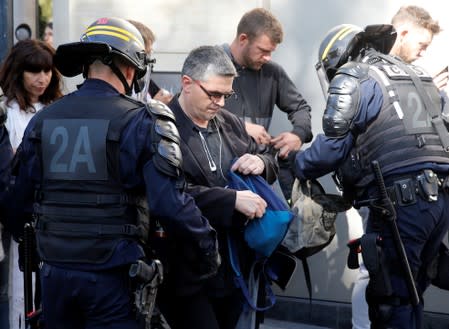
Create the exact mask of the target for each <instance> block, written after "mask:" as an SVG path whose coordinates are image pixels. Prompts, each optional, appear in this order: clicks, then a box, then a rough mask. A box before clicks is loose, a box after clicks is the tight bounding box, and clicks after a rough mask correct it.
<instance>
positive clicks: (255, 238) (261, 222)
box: [228, 171, 293, 257]
mask: <svg viewBox="0 0 449 329" xmlns="http://www.w3.org/2000/svg"><path fill="white" fill-rule="evenodd" d="M228 180H229V184H228V186H229V188H232V189H235V190H238V191H243V190H250V191H252V192H254V193H256V194H258V195H259V196H260V197H262V198H263V199H264V200H265V201H266V203H267V208H266V211H265V214H264V215H263V216H262V217H261V218H256V219H253V220H251V221H249V223H248V225H247V226H246V228H245V232H244V237H245V241H246V243H247V244H248V246H249V247H250V248H252V249H253V250H255V251H256V252H257V253H258V254H259V255H261V256H265V257H269V256H270V255H271V254H272V253H273V251H274V250H275V249H276V247H277V246H278V245H279V244H280V243H281V241H282V240H283V239H284V237H285V234H286V233H287V229H288V226H289V224H290V222H291V220H292V219H293V213H292V212H291V210H290V207H289V206H288V205H287V204H286V203H285V202H284V201H283V200H282V199H281V198H280V197H279V196H278V195H277V194H276V193H275V192H274V190H273V188H272V187H271V186H270V185H269V184H268V183H267V181H266V180H265V179H263V178H262V177H260V176H255V175H240V174H238V173H236V172H233V171H229V175H228Z"/></svg>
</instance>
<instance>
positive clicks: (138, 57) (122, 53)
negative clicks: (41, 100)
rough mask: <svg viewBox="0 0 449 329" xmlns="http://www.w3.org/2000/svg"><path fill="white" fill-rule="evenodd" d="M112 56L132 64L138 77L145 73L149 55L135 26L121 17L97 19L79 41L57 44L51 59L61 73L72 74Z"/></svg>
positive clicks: (107, 62) (107, 61)
mask: <svg viewBox="0 0 449 329" xmlns="http://www.w3.org/2000/svg"><path fill="white" fill-rule="evenodd" d="M113 56H119V57H121V58H123V59H125V60H126V61H127V62H128V63H130V64H131V65H132V66H134V67H135V68H136V75H137V78H140V77H142V76H144V75H145V72H146V69H147V64H148V61H149V58H148V57H147V55H146V53H145V46H144V41H143V38H142V35H141V34H140V33H139V31H138V30H137V29H136V27H134V25H132V24H131V23H129V22H128V21H126V20H124V19H121V18H100V19H97V20H96V21H95V22H94V23H92V24H91V25H90V26H89V27H88V28H87V30H86V31H85V32H84V33H83V34H82V35H81V40H80V41H79V42H73V43H68V44H63V45H60V46H59V47H58V48H57V50H56V54H55V59H54V62H55V65H56V68H57V69H58V70H59V71H60V72H61V74H62V75H64V76H67V77H73V76H76V75H78V74H80V73H83V70H85V69H86V68H85V66H86V65H89V64H90V63H92V62H93V61H94V60H96V59H100V60H102V61H103V63H104V64H106V65H111V63H112V61H111V59H112V57H113Z"/></svg>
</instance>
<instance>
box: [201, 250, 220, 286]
mask: <svg viewBox="0 0 449 329" xmlns="http://www.w3.org/2000/svg"><path fill="white" fill-rule="evenodd" d="M220 265H221V256H220V253H219V252H218V243H215V244H214V246H213V247H212V248H208V249H206V250H201V252H200V255H199V278H200V280H206V279H209V278H211V277H213V276H215V275H216V274H217V272H218V268H219V267H220Z"/></svg>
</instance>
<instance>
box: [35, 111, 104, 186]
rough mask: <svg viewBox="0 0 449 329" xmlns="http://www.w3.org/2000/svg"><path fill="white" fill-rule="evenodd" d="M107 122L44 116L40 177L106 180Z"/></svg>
mask: <svg viewBox="0 0 449 329" xmlns="http://www.w3.org/2000/svg"><path fill="white" fill-rule="evenodd" d="M108 125H109V121H108V120H102V119H53V120H44V122H43V126H42V160H43V175H44V179H58V180H106V179H107V177H108V172H107V155H106V137H107V132H108Z"/></svg>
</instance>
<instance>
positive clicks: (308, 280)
mask: <svg viewBox="0 0 449 329" xmlns="http://www.w3.org/2000/svg"><path fill="white" fill-rule="evenodd" d="M301 263H302V268H303V270H304V278H305V280H306V286H307V292H308V293H309V304H312V279H311V277H310V268H309V263H308V262H307V257H304V258H301Z"/></svg>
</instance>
